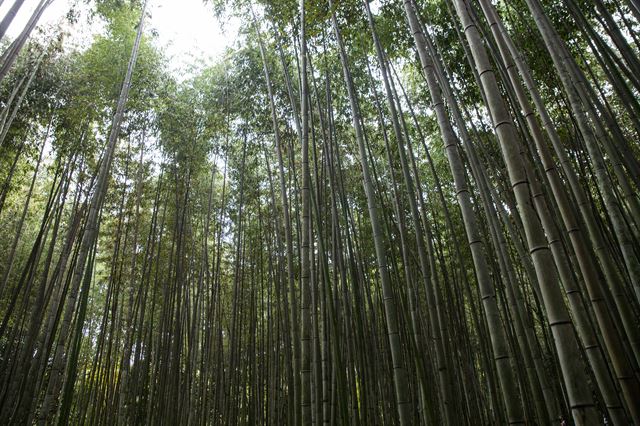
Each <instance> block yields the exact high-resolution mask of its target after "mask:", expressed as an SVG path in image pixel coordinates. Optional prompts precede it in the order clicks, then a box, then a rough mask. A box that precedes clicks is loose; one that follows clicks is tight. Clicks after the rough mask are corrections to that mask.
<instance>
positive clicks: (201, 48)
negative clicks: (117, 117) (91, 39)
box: [0, 0, 239, 71]
mask: <svg viewBox="0 0 640 426" xmlns="http://www.w3.org/2000/svg"><path fill="white" fill-rule="evenodd" d="M76 1H77V0H54V2H53V3H52V4H51V6H49V8H48V9H47V11H46V12H45V14H44V15H43V17H42V19H41V20H40V22H39V25H40V26H45V25H51V24H55V23H56V22H58V21H59V20H60V19H61V17H63V16H64V15H65V14H66V13H67V12H68V11H69V8H70V7H71V5H72V4H73V3H74V2H76ZM2 3H3V4H2V6H0V16H4V15H5V14H6V12H7V10H8V9H9V7H10V6H11V4H13V0H5V1H3V2H2ZM37 3H38V0H26V1H25V2H24V5H23V6H22V8H21V10H20V12H19V13H18V15H17V16H16V18H15V19H14V21H13V23H12V24H11V27H9V31H8V35H9V37H10V38H14V37H16V35H17V34H18V33H19V32H20V30H21V29H22V28H23V27H24V25H25V23H26V21H27V20H28V18H29V16H30V15H31V13H32V12H33V10H34V9H35V8H36V5H37ZM82 3H83V2H82V1H81V2H79V4H82ZM148 7H149V11H150V12H151V20H150V22H147V24H146V25H147V28H148V29H149V28H151V29H155V30H156V31H157V33H158V44H159V47H160V48H161V49H162V50H163V51H164V53H165V54H166V56H167V57H168V58H169V61H170V62H169V65H170V67H171V68H173V69H174V70H176V71H177V70H184V69H186V68H188V67H189V65H192V64H193V63H194V62H196V59H205V60H207V59H212V60H213V59H216V58H218V57H220V56H221V55H222V53H223V52H224V50H225V48H226V47H228V46H231V44H232V43H233V40H234V39H235V38H236V35H237V30H238V27H239V22H238V20H237V19H233V18H232V19H230V20H226V21H225V23H224V29H223V28H222V25H221V24H220V22H218V20H217V19H216V18H215V16H214V13H213V11H212V9H211V8H210V7H208V6H205V5H204V4H203V1H202V0H149V6H148ZM81 22H82V21H81ZM91 31H95V29H94V28H77V27H76V28H73V29H72V31H71V32H72V33H74V35H75V36H76V37H80V38H82V37H85V38H86V37H87V35H88V34H90V32H91Z"/></svg>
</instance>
